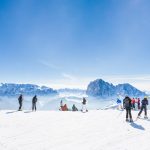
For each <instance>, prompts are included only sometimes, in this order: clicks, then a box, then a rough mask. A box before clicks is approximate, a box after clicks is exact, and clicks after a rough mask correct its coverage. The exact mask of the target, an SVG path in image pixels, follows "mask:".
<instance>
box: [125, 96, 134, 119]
mask: <svg viewBox="0 0 150 150" xmlns="http://www.w3.org/2000/svg"><path fill="white" fill-rule="evenodd" d="M123 106H124V108H125V109H126V121H129V119H128V116H129V117H130V122H133V119H132V115H131V108H132V104H131V99H130V98H129V97H128V96H126V97H125V99H124V100H123Z"/></svg>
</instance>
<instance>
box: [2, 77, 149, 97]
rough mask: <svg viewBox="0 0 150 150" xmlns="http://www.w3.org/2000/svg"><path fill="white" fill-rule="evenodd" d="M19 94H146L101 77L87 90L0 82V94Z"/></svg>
mask: <svg viewBox="0 0 150 150" xmlns="http://www.w3.org/2000/svg"><path fill="white" fill-rule="evenodd" d="M19 94H23V95H28V96H33V95H40V96H47V95H50V96H56V95H59V94H61V95H67V94H73V95H77V94H78V95H80V96H81V95H83V96H85V95H86V94H87V95H88V96H93V97H101V98H107V97H114V96H117V95H118V94H119V95H122V96H125V95H128V96H134V97H140V96H144V95H146V93H145V92H142V91H140V90H138V89H137V88H135V87H133V86H132V85H130V84H128V83H126V84H118V85H117V86H114V85H113V84H111V83H108V82H105V81H104V80H102V79H97V80H95V81H92V82H90V84H89V85H88V87H87V90H81V89H69V88H65V89H58V90H54V89H52V88H49V87H46V86H38V85H34V84H14V83H1V84H0V96H18V95H19Z"/></svg>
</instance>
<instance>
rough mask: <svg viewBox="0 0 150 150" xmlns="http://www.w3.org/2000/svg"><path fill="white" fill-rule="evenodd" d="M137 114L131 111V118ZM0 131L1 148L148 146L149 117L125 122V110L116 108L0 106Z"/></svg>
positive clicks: (128, 149)
mask: <svg viewBox="0 0 150 150" xmlns="http://www.w3.org/2000/svg"><path fill="white" fill-rule="evenodd" d="M148 113H150V111H149V112H148ZM136 115H137V111H134V112H133V118H134V119H135V118H136ZM0 134H1V136H0V150H149V149H150V145H149V141H150V122H149V120H144V119H139V120H137V121H136V122H134V123H127V122H125V111H118V110H92V111H89V112H88V113H82V112H60V111H37V112H30V111H21V112H18V111H12V110H11V111H8V110H5V111H2V110H1V111H0Z"/></svg>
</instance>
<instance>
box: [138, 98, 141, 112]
mask: <svg viewBox="0 0 150 150" xmlns="http://www.w3.org/2000/svg"><path fill="white" fill-rule="evenodd" d="M140 108H141V106H140V98H138V110H139V109H140Z"/></svg>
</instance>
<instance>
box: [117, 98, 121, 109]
mask: <svg viewBox="0 0 150 150" xmlns="http://www.w3.org/2000/svg"><path fill="white" fill-rule="evenodd" d="M117 105H118V110H122V101H121V100H120V99H119V98H117Z"/></svg>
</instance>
